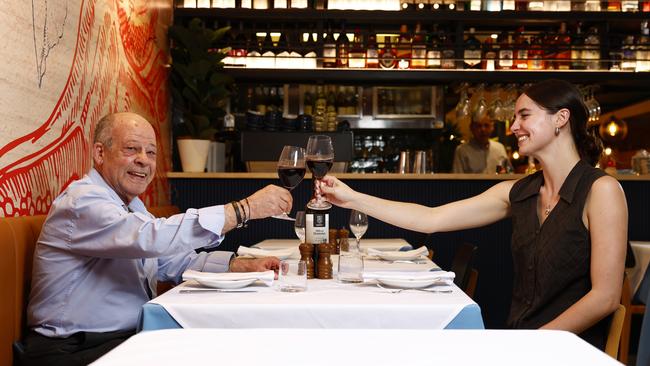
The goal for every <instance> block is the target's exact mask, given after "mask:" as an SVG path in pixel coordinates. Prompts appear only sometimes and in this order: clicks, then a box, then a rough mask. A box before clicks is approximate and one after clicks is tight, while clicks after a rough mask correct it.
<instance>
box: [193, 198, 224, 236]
mask: <svg viewBox="0 0 650 366" xmlns="http://www.w3.org/2000/svg"><path fill="white" fill-rule="evenodd" d="M198 214H199V225H201V227H202V228H204V229H205V230H208V231H210V232H212V233H214V234H215V235H218V236H219V237H221V232H222V231H223V225H224V223H225V218H226V215H225V210H224V207H223V205H219V206H210V207H204V208H200V209H198Z"/></svg>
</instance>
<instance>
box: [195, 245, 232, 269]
mask: <svg viewBox="0 0 650 366" xmlns="http://www.w3.org/2000/svg"><path fill="white" fill-rule="evenodd" d="M234 254H235V253H233V252H226V251H221V250H218V251H214V252H211V253H205V252H204V253H200V254H199V258H196V260H195V261H194V262H193V263H192V264H191V265H190V266H189V268H188V269H193V270H195V271H201V272H214V273H223V272H228V268H230V259H232V256H233V255H234Z"/></svg>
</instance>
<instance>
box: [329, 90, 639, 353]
mask: <svg viewBox="0 0 650 366" xmlns="http://www.w3.org/2000/svg"><path fill="white" fill-rule="evenodd" d="M511 130H512V132H513V133H514V134H515V135H516V136H517V139H518V143H519V152H520V154H522V155H527V156H532V157H534V158H535V159H537V160H538V161H539V163H540V164H541V167H542V170H540V171H538V172H537V173H535V174H532V175H529V176H527V177H525V178H522V179H519V180H517V181H504V182H501V183H498V184H496V185H495V186H493V187H492V188H490V189H488V190H487V191H485V192H484V193H482V194H480V195H478V196H475V197H472V198H468V199H465V200H461V201H457V202H452V203H449V204H446V205H443V206H439V207H425V206H421V205H417V204H411V203H403V202H394V201H388V200H384V199H381V198H377V197H372V196H369V195H366V194H362V193H359V192H356V191H354V190H352V189H351V188H349V187H348V186H347V185H345V184H344V183H342V182H341V181H339V180H338V179H336V178H335V177H331V176H327V177H325V178H324V179H323V180H322V183H321V184H320V190H321V191H322V194H323V195H324V197H325V198H326V199H327V200H328V201H330V202H332V203H333V204H335V205H338V206H341V207H344V208H351V209H355V210H359V211H363V212H365V213H366V214H368V215H371V216H373V217H375V218H377V219H379V220H382V221H385V222H388V223H391V224H393V225H396V226H400V227H403V228H405V229H410V230H415V231H420V232H426V233H433V232H438V231H452V230H461V229H467V228H474V227H479V226H484V225H487V224H490V223H493V222H495V221H498V220H501V219H504V218H506V217H510V218H512V223H513V235H512V255H513V263H514V272H515V276H514V277H515V278H514V287H513V297H512V305H511V308H510V316H509V318H508V325H509V326H510V327H512V328H545V329H563V330H568V331H571V332H574V333H576V334H580V335H581V336H582V337H583V338H584V339H586V340H587V341H589V342H590V343H592V344H593V345H595V346H597V347H599V348H601V349H602V348H604V344H605V341H606V339H607V338H606V337H607V325H608V322H607V319H606V318H607V316H608V315H609V314H611V313H612V312H613V311H614V310H616V308H617V306H618V304H619V302H620V296H621V285H622V283H623V271H624V262H625V250H626V242H627V205H626V201H625V194H624V193H623V190H622V188H621V186H620V185H619V183H618V181H617V180H616V179H614V178H612V177H610V176H608V175H606V174H605V173H603V172H602V171H601V170H599V169H596V168H594V165H595V164H596V162H597V161H598V158H599V157H600V154H601V152H602V147H601V145H600V143H599V141H598V140H597V139H596V138H595V137H594V136H593V135H591V134H590V133H589V132H588V130H587V110H586V108H585V105H584V103H583V101H582V97H581V95H580V93H579V92H578V90H577V89H576V88H575V87H574V86H573V85H572V84H570V83H567V82H565V81H561V80H548V81H544V82H540V83H538V84H535V85H533V86H531V87H529V88H528V89H527V90H526V91H524V93H523V94H522V95H521V96H519V98H518V99H517V103H516V106H515V121H514V124H513V125H512V127H511Z"/></svg>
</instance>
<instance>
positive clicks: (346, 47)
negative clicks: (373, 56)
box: [336, 25, 350, 68]
mask: <svg viewBox="0 0 650 366" xmlns="http://www.w3.org/2000/svg"><path fill="white" fill-rule="evenodd" d="M349 52H350V39H349V38H348V34H347V33H345V25H343V26H342V27H341V33H339V38H338V39H337V40H336V67H339V68H347V67H349V64H348V60H349V55H348V54H349Z"/></svg>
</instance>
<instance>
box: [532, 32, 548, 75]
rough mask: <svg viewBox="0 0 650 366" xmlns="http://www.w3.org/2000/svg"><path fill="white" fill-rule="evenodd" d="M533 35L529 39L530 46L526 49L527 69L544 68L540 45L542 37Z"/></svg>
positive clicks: (542, 52) (542, 50) (542, 49)
mask: <svg viewBox="0 0 650 366" xmlns="http://www.w3.org/2000/svg"><path fill="white" fill-rule="evenodd" d="M543 37H544V36H543V35H541V37H533V38H532V39H531V40H530V48H529V49H528V69H529V70H544V68H545V67H544V66H545V62H544V48H543V46H542V38H543Z"/></svg>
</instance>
